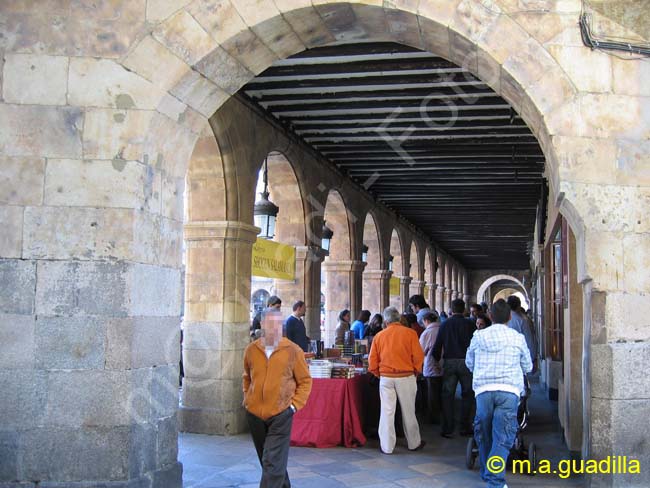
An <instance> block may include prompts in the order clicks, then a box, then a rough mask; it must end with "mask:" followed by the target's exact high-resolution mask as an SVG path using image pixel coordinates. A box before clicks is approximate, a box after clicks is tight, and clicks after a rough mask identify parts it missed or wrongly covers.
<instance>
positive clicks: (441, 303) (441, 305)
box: [436, 285, 447, 312]
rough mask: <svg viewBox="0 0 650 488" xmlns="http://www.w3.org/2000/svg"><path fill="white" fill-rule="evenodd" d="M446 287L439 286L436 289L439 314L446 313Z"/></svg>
mask: <svg viewBox="0 0 650 488" xmlns="http://www.w3.org/2000/svg"><path fill="white" fill-rule="evenodd" d="M445 289H446V288H445V287H444V286H442V285H438V287H437V288H436V310H438V312H446V311H447V310H446V308H445Z"/></svg>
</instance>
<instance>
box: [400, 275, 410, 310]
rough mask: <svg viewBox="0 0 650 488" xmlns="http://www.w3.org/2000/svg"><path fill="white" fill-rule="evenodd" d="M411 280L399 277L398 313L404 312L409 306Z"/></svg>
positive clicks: (406, 277) (408, 277)
mask: <svg viewBox="0 0 650 488" xmlns="http://www.w3.org/2000/svg"><path fill="white" fill-rule="evenodd" d="M412 280H413V278H411V277H410V276H400V277H399V292H400V293H399V295H400V302H401V303H400V308H399V309H398V310H399V311H400V312H404V311H406V309H407V307H408V304H409V292H410V287H411V281H412Z"/></svg>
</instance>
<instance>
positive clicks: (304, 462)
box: [179, 390, 582, 488]
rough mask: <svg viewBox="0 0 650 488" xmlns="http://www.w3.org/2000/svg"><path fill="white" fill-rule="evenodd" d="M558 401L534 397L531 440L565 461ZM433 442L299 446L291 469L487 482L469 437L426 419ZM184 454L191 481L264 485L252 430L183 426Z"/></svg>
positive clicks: (332, 477)
mask: <svg viewBox="0 0 650 488" xmlns="http://www.w3.org/2000/svg"><path fill="white" fill-rule="evenodd" d="M554 408H556V404H554V403H552V402H550V401H548V400H545V399H544V393H543V392H542V391H540V390H535V391H534V394H533V398H532V399H531V424H530V425H529V427H528V429H527V431H526V437H525V438H526V441H528V442H530V441H534V442H535V443H536V444H537V446H538V448H537V455H538V458H540V459H542V458H545V459H549V460H550V461H551V462H552V464H553V465H557V462H558V461H559V460H560V459H568V456H569V454H568V451H567V450H566V448H565V447H564V446H563V444H562V441H561V435H560V431H559V424H558V423H557V420H556V418H557V417H556V415H555V412H554ZM421 431H422V434H423V437H424V439H426V441H427V445H426V447H425V448H424V449H423V450H422V451H420V452H416V453H413V452H409V451H407V449H406V447H405V444H404V440H398V446H397V448H396V449H395V451H394V453H393V454H392V455H389V456H386V455H383V454H381V453H380V452H379V450H378V445H379V444H378V441H377V440H372V439H371V440H369V442H368V444H366V446H365V447H363V448H359V449H346V448H342V447H341V448H334V449H311V448H298V447H296V448H293V447H292V448H291V453H290V456H289V476H290V478H291V482H292V485H293V486H294V487H296V488H301V487H308V488H336V487H342V488H344V487H363V486H369V487H370V486H372V487H376V488H383V487H403V488H419V487H427V488H430V487H435V488H456V487H463V488H464V487H466V488H474V487H476V488H479V487H481V488H482V487H484V486H485V483H482V482H481V480H480V478H479V474H478V470H477V469H475V470H473V471H469V470H467V469H466V467H465V446H466V443H467V439H466V438H462V437H455V438H453V439H444V438H442V437H440V436H439V435H438V431H439V430H438V427H437V426H430V425H425V426H421ZM179 457H180V461H181V462H182V463H183V466H184V474H183V480H184V488H217V487H226V486H237V487H242V488H248V487H250V488H253V487H257V486H259V479H260V473H261V471H260V468H259V465H258V461H257V456H256V455H255V450H254V448H253V444H252V442H251V440H250V438H249V436H248V435H238V436H232V437H221V436H206V435H196V434H181V435H180V436H179ZM507 481H508V486H509V487H510V488H513V487H523V486H533V487H537V488H542V487H548V488H551V487H570V486H581V485H582V480H581V479H579V478H574V479H569V480H563V479H560V478H559V477H558V476H557V475H546V476H542V475H537V476H534V477H533V476H521V475H519V476H514V475H512V474H508V475H507Z"/></svg>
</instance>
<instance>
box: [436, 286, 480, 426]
mask: <svg viewBox="0 0 650 488" xmlns="http://www.w3.org/2000/svg"><path fill="white" fill-rule="evenodd" d="M451 311H452V316H451V317H449V318H448V319H447V320H445V322H444V323H443V324H442V325H441V326H440V331H439V332H438V336H437V337H436V342H435V344H434V346H433V350H432V351H431V354H432V355H433V357H434V359H435V360H436V361H440V359H443V366H442V370H443V375H442V430H441V432H440V435H442V436H443V437H447V438H450V437H451V436H452V434H453V432H454V398H455V396H456V386H457V385H458V382H460V386H461V390H462V403H461V415H460V424H461V425H460V434H461V435H471V434H472V432H473V429H472V410H473V409H474V391H473V390H472V373H471V371H470V370H469V369H468V368H467V366H466V365H465V356H466V354H467V348H468V347H469V344H470V342H471V341H472V336H473V335H474V331H475V330H476V325H475V324H474V322H472V321H471V320H469V319H466V318H465V317H463V313H464V312H465V302H464V301H463V300H461V299H460V298H457V299H456V300H454V301H453V302H451Z"/></svg>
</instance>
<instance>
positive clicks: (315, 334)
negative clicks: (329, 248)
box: [274, 246, 324, 340]
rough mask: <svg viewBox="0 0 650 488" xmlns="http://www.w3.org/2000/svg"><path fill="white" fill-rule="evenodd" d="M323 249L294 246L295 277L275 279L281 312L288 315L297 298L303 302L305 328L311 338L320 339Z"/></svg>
mask: <svg viewBox="0 0 650 488" xmlns="http://www.w3.org/2000/svg"><path fill="white" fill-rule="evenodd" d="M323 257H324V254H323V251H322V250H321V248H320V247H317V246H296V278H295V280H293V281H287V280H275V281H274V285H275V290H276V294H277V295H278V296H279V297H280V298H281V299H282V312H283V314H284V315H285V316H288V315H290V314H291V312H292V311H293V310H292V308H293V303H294V302H296V301H297V300H302V301H304V302H305V305H306V307H307V310H306V311H305V317H304V321H305V328H306V329H307V335H308V336H309V338H310V339H312V340H317V339H320V293H321V290H320V270H321V262H322V261H323Z"/></svg>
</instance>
